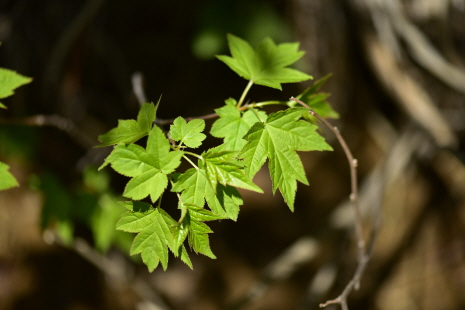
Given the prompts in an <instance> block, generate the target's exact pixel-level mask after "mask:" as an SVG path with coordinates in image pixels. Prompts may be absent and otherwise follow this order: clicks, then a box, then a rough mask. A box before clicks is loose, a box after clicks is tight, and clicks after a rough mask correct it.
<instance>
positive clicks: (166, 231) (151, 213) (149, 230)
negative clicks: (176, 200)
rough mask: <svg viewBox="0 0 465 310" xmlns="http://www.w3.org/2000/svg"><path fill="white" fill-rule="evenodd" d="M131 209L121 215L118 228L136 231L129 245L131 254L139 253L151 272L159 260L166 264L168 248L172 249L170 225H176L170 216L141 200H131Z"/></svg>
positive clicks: (164, 265)
mask: <svg viewBox="0 0 465 310" xmlns="http://www.w3.org/2000/svg"><path fill="white" fill-rule="evenodd" d="M132 204H133V211H132V212H131V211H129V212H126V213H124V214H123V215H122V217H121V220H120V221H119V222H118V224H117V229H118V230H123V231H127V232H134V233H138V234H137V236H136V237H135V238H134V242H133V244H132V247H131V253H130V254H131V255H134V254H139V253H141V256H142V261H143V262H144V263H145V264H146V265H147V267H148V269H149V271H150V272H152V271H153V270H154V269H155V268H156V267H157V266H158V264H159V263H160V262H161V264H162V266H163V269H164V270H166V268H167V266H168V249H171V250H172V251H173V249H174V239H173V233H172V232H171V227H173V226H174V225H176V221H174V220H173V219H172V218H171V216H169V215H168V214H167V213H166V212H165V211H163V210H161V209H160V208H156V209H155V208H152V206H151V205H149V204H146V203H143V202H132Z"/></svg>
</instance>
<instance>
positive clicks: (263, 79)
mask: <svg viewBox="0 0 465 310" xmlns="http://www.w3.org/2000/svg"><path fill="white" fill-rule="evenodd" d="M228 42H229V48H230V50H231V54H232V55H231V56H224V55H223V56H218V58H219V59H220V60H221V61H223V62H224V63H225V64H226V65H228V66H229V67H230V68H231V69H232V70H233V71H235V72H236V73H237V74H238V75H239V76H241V77H243V78H245V79H247V80H248V81H249V82H248V85H247V87H246V88H245V90H244V93H243V94H242V95H241V97H240V99H239V101H237V100H236V99H233V98H230V99H228V100H226V101H225V104H224V105H223V106H221V107H219V108H217V109H215V112H216V114H217V115H218V119H217V120H216V121H215V122H214V123H213V125H212V127H211V129H210V131H209V133H210V135H211V136H213V137H216V138H220V139H222V142H221V143H219V145H217V146H216V147H213V148H210V149H207V150H203V151H201V152H199V151H197V149H198V148H200V147H201V146H202V144H203V142H204V140H205V139H206V138H207V135H206V134H205V133H204V131H205V121H204V120H203V119H202V118H198V119H193V120H190V121H187V120H186V119H184V118H183V117H181V116H180V117H178V118H176V119H175V120H174V121H173V122H172V124H171V126H170V128H169V130H167V131H164V130H163V129H162V128H160V127H158V126H156V125H154V124H155V120H156V111H157V107H158V104H157V105H154V104H153V103H144V104H143V105H142V107H141V109H140V111H139V114H138V116H137V119H136V120H119V121H118V126H117V127H116V128H114V129H112V130H110V131H109V132H107V133H106V134H103V135H101V136H100V137H99V140H100V141H101V143H102V144H100V145H99V146H112V145H114V147H113V151H112V152H111V153H110V155H109V156H108V157H107V158H106V159H105V162H104V164H103V165H102V166H101V167H100V169H102V168H104V167H105V166H107V165H110V166H111V167H112V168H113V169H114V170H115V171H116V172H118V173H120V174H122V175H124V176H126V177H128V178H130V179H129V181H128V182H127V184H126V186H125V189H124V192H123V196H124V197H126V198H128V199H130V200H129V201H126V202H123V203H122V205H123V206H124V207H125V208H126V210H127V212H126V213H124V214H123V215H122V217H121V219H120V220H119V222H118V224H117V229H119V230H123V231H127V232H131V233H136V234H137V235H136V236H135V238H134V241H133V243H132V246H131V250H130V253H131V254H132V255H134V254H141V257H142V260H143V262H144V263H145V264H146V265H147V267H148V269H149V270H150V271H152V270H154V269H155V268H156V267H157V266H158V265H160V264H161V266H162V267H163V269H166V268H167V266H168V259H169V252H172V253H173V255H174V256H175V257H179V258H180V259H181V260H182V261H183V262H185V263H186V264H187V265H188V266H189V267H191V268H192V263H191V260H190V258H189V255H188V249H190V250H191V251H193V252H195V253H201V254H203V255H206V256H208V257H210V258H215V255H214V254H213V252H212V250H211V248H210V243H209V234H210V233H212V230H211V229H210V228H209V227H208V225H207V223H206V222H209V221H214V220H221V219H231V220H234V221H235V220H237V218H238V215H239V211H240V206H241V205H242V204H243V200H242V197H241V194H240V190H249V191H254V192H257V193H262V192H263V191H262V189H261V188H260V187H258V186H257V185H256V184H255V183H254V182H253V178H254V176H255V174H256V173H257V172H258V171H259V170H260V169H261V168H262V166H263V165H264V164H265V162H266V161H268V167H269V173H270V177H271V180H272V189H273V192H276V190H279V192H280V193H281V194H282V196H283V198H284V201H285V202H286V203H287V205H288V206H289V208H290V209H291V210H294V200H295V195H296V190H297V181H299V182H301V183H303V184H308V180H307V177H306V174H305V170H304V167H303V164H302V162H301V160H300V157H299V155H298V153H297V152H298V151H324V150H331V147H330V146H329V145H328V144H327V143H326V142H325V140H324V138H323V137H321V136H320V135H319V134H318V131H317V129H318V127H317V126H316V125H314V124H312V122H311V119H310V117H309V113H308V112H309V111H308V109H306V108H302V107H295V106H294V105H293V103H291V102H279V101H272V102H261V103H257V104H247V105H243V101H244V98H245V97H246V95H247V93H248V91H249V89H250V86H251V85H253V84H257V85H263V86H268V87H272V88H277V89H281V84H282V83H294V82H301V81H305V80H308V79H310V78H311V76H309V75H307V74H305V73H303V72H300V71H298V70H296V69H292V68H289V67H288V66H290V65H292V64H293V63H295V62H296V61H297V60H298V59H299V58H301V57H302V56H303V54H304V53H303V52H302V51H299V50H298V47H299V45H298V43H285V44H278V45H277V44H275V43H274V42H273V41H272V40H271V39H265V40H264V41H263V42H262V43H260V45H259V46H258V47H257V48H256V49H253V48H252V47H251V46H250V45H249V44H248V43H247V42H245V41H243V40H242V39H240V38H238V37H235V36H233V35H228ZM326 79H327V77H326V78H325V79H324V80H320V81H318V82H317V83H315V84H314V85H313V86H312V87H310V88H308V89H307V90H305V91H304V93H302V94H301V95H300V97H299V98H302V100H309V101H310V102H311V103H314V104H315V108H317V106H318V104H319V106H318V109H320V110H321V111H324V110H325V109H326V112H327V113H326V114H324V116H326V117H337V114H336V113H335V112H334V111H333V110H332V109H331V108H330V106H329V104H328V103H327V102H326V98H327V95H326V94H319V93H317V91H318V89H319V87H320V86H321V84H323V83H324V82H325V81H326ZM270 104H283V105H284V106H285V108H286V109H284V110H282V111H279V112H275V113H267V112H266V111H265V110H264V109H263V107H265V106H266V105H270ZM333 112H334V113H333ZM145 136H147V140H146V143H145V145H141V143H137V142H138V141H139V140H140V139H141V138H142V137H145ZM182 162H185V163H187V164H189V165H190V168H188V169H186V170H184V171H180V170H181V168H180V167H183V166H182V165H181V163H182ZM167 191H170V192H172V193H175V195H176V196H177V197H178V205H177V207H178V209H179V218H178V219H177V220H176V219H174V218H173V217H172V216H171V215H170V214H168V212H166V210H165V208H164V205H163V201H162V200H163V195H164V193H165V192H167ZM170 213H172V212H170Z"/></svg>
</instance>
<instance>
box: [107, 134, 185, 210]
mask: <svg viewBox="0 0 465 310" xmlns="http://www.w3.org/2000/svg"><path fill="white" fill-rule="evenodd" d="M182 156H183V152H181V151H174V152H170V143H169V141H168V139H167V138H166V137H165V135H164V134H163V132H162V131H161V129H160V128H158V127H157V126H154V127H153V128H152V130H151V131H150V134H149V137H148V139H147V148H146V149H144V148H143V147H141V146H139V145H136V144H118V145H117V146H115V148H114V150H113V151H112V152H111V154H110V155H109V156H108V157H107V158H106V159H105V163H104V164H103V165H102V167H100V169H101V168H103V167H104V166H105V165H107V164H111V166H112V168H113V169H114V170H115V171H116V172H118V173H121V174H122V175H125V176H128V177H132V179H131V180H130V181H129V182H128V184H127V185H126V188H125V189H124V193H123V196H125V197H127V198H131V199H134V200H140V199H143V198H145V197H147V196H149V195H150V199H151V200H152V202H155V201H156V200H157V199H158V198H159V197H160V195H161V194H162V193H163V191H164V190H165V189H166V187H167V185H168V177H167V175H168V174H170V173H172V172H173V171H174V170H175V169H176V168H177V167H178V166H179V165H180V164H181V157H182Z"/></svg>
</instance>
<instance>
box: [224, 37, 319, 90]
mask: <svg viewBox="0 0 465 310" xmlns="http://www.w3.org/2000/svg"><path fill="white" fill-rule="evenodd" d="M228 45H229V49H230V51H231V55H232V57H230V56H224V55H221V56H217V58H218V59H219V60H221V61H223V62H224V63H225V64H226V65H228V67H229V68H231V69H232V70H233V71H234V72H236V73H237V74H238V75H239V76H241V77H243V78H245V79H246V80H251V81H252V82H253V83H254V84H258V85H264V86H268V87H272V88H277V89H281V83H295V82H302V81H306V80H308V79H311V78H312V77H311V76H310V75H308V74H305V73H303V72H300V71H297V70H295V69H291V68H286V67H287V66H289V65H291V64H293V63H295V62H296V61H297V60H299V59H300V58H301V57H302V56H303V55H304V52H303V51H298V49H299V44H298V43H283V44H278V45H276V44H275V43H274V42H273V41H272V40H271V39H269V38H267V39H265V40H263V41H262V42H261V43H260V44H259V45H258V47H257V49H256V50H254V49H253V48H252V47H251V46H250V45H249V43H247V42H246V41H244V40H242V39H241V38H238V37H236V36H234V35H231V34H229V35H228Z"/></svg>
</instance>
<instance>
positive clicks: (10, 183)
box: [0, 161, 19, 190]
mask: <svg viewBox="0 0 465 310" xmlns="http://www.w3.org/2000/svg"><path fill="white" fill-rule="evenodd" d="M9 169H10V167H9V166H8V165H7V164H5V163H2V162H1V161H0V190H4V189H9V188H12V187H16V186H19V184H18V181H16V179H15V177H14V176H13V175H12V174H11V173H10V172H9V171H8V170H9Z"/></svg>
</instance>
